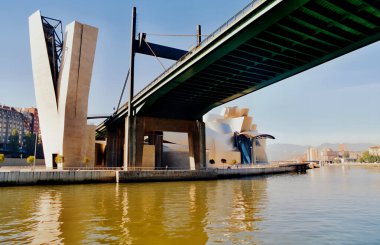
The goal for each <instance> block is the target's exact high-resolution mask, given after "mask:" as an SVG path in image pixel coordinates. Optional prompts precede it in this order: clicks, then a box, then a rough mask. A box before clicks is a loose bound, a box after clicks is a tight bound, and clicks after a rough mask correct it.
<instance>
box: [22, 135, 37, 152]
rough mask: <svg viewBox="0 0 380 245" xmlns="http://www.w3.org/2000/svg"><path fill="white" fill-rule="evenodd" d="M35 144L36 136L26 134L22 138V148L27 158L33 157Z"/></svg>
mask: <svg viewBox="0 0 380 245" xmlns="http://www.w3.org/2000/svg"><path fill="white" fill-rule="evenodd" d="M35 144H36V135H35V134H32V133H31V132H27V133H26V134H25V136H24V145H23V148H24V150H25V153H26V155H27V156H31V155H34V147H35Z"/></svg>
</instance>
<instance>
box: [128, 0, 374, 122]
mask: <svg viewBox="0 0 380 245" xmlns="http://www.w3.org/2000/svg"><path fill="white" fill-rule="evenodd" d="M277 2H278V3H277ZM269 10H270V11H269ZM259 15H260V16H259ZM379 39H380V1H369V0H367V1H363V0H360V1H357V0H347V1H333V0H331V1H330V0H311V1H291V0H287V1H282V2H279V1H265V2H264V3H262V4H261V5H260V6H258V7H256V9H255V10H254V11H252V12H251V13H250V14H248V15H246V16H245V17H244V18H242V19H241V20H239V21H237V22H236V23H234V24H233V25H231V27H230V28H228V29H227V30H226V31H225V32H222V33H221V34H220V36H219V37H217V38H215V39H214V40H212V41H211V42H210V43H207V44H206V45H205V46H204V47H201V49H200V50H199V52H197V51H195V52H197V53H195V52H194V53H195V54H193V55H190V56H189V58H188V59H186V60H184V61H183V62H182V64H180V65H178V67H177V68H176V69H175V70H173V72H171V73H169V74H168V75H167V76H166V77H164V78H163V79H161V80H159V81H156V82H155V83H153V84H152V85H153V86H150V87H149V90H144V91H142V92H141V93H140V94H139V95H138V96H136V97H137V98H136V99H135V100H134V101H135V103H136V105H137V106H140V110H139V111H138V112H137V114H138V115H145V116H158V117H166V118H182V119H199V118H201V117H202V116H203V115H204V114H205V113H206V112H208V111H209V110H211V109H212V108H214V107H216V106H219V105H221V104H224V103H226V102H228V101H231V100H233V99H236V98H238V97H241V96H243V95H246V94H249V93H251V92H254V91H256V90H258V89H261V88H263V87H265V86H268V85H270V84H273V83H275V82H278V81H280V80H282V79H285V78H287V77H290V76H292V75H294V74H297V73H299V72H302V71H304V70H307V69H309V68H312V67H314V66H316V65H319V64H321V63H324V62H326V61H328V60H331V59H333V58H336V57H338V56H341V55H344V54H346V53H348V52H350V51H353V50H355V49H358V48H360V47H363V46H365V45H368V44H370V43H373V42H375V41H377V40H379ZM155 86H156V87H158V86H159V87H160V88H159V89H154V87H155Z"/></svg>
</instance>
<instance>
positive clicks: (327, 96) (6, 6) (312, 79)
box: [0, 0, 380, 145]
mask: <svg viewBox="0 0 380 245" xmlns="http://www.w3.org/2000/svg"><path fill="white" fill-rule="evenodd" d="M249 2H250V1H249V0H244V1H243V0H234V1H231V0H208V1H200V0H192V1H174V0H169V1H168V0H165V1H164V0H154V1H146V0H140V1H106V0H92V1H84V0H82V1H78V0H76V1H74V0H71V1H47V0H34V1H30V0H3V1H1V3H0V28H1V29H0V30H1V32H2V34H1V35H0V44H1V45H0V54H1V55H0V103H1V104H6V105H11V106H18V107H24V106H35V99H34V87H33V80H32V70H31V62H30V49H29V36H28V16H29V15H31V14H32V13H33V12H35V11H36V10H38V9H40V10H41V12H42V14H43V15H45V16H48V17H53V18H57V19H61V20H62V21H63V24H64V25H67V24H68V23H70V22H71V21H73V20H78V21H80V22H82V23H86V24H90V25H93V26H96V27H98V28H99V38H98V44H97V50H96V56H95V64H94V72H93V77H92V85H91V91H90V99H89V114H111V113H112V111H113V107H116V104H117V101H118V97H119V96H120V91H121V88H122V85H123V82H124V79H125V75H126V72H127V70H128V67H129V61H128V55H129V40H130V15H131V8H132V6H136V7H137V12H138V25H137V28H138V32H140V31H141V32H146V33H164V34H171V33H173V34H192V33H195V28H196V25H197V24H201V25H202V30H203V33H204V34H207V33H211V32H212V31H214V30H215V29H216V28H217V27H218V26H220V25H221V24H222V23H223V22H224V21H226V20H227V19H228V18H229V17H231V16H232V15H234V14H235V13H236V12H238V11H239V10H240V9H241V8H242V7H243V6H245V5H246V4H247V3H249ZM148 40H149V41H151V42H157V43H162V44H167V45H172V46H175V47H179V48H183V49H189V48H190V47H191V46H192V45H194V43H195V38H168V37H161V38H158V37H148ZM379 57H380V43H379V42H377V43H375V44H372V45H370V46H367V47H365V48H362V49H360V50H357V51H355V52H353V53H350V54H348V55H345V56H343V57H340V58H338V59H335V60H333V61H331V62H329V63H326V64H323V65H321V66H318V67H315V68H313V69H311V70H308V71H306V72H304V73H302V74H299V75H296V76H294V77H291V78H289V79H286V80H283V81H281V82H279V83H277V84H274V85H272V86H270V87H267V88H264V89H262V90H260V91H258V92H255V93H253V94H250V95H247V96H245V97H243V98H241V99H238V100H235V101H233V102H231V103H229V105H238V106H241V107H249V108H250V109H251V112H252V113H253V114H254V121H255V122H256V123H257V124H258V128H259V130H261V131H263V132H267V133H272V134H273V135H275V136H276V137H277V140H276V141H273V142H276V143H294V144H311V145H317V144H320V143H324V142H331V143H339V142H351V143H359V142H369V143H373V144H380V109H379V105H380V102H379V101H380V96H379V95H380V65H379ZM136 62H137V72H136V83H137V84H136V92H137V91H139V90H140V89H142V88H143V87H144V86H145V85H146V84H147V83H149V82H150V81H152V80H153V79H154V78H155V77H156V76H157V75H158V74H159V73H161V72H162V71H163V69H162V67H161V66H160V65H159V63H158V62H157V61H156V60H155V59H154V58H151V57H142V56H141V55H140V56H138V57H137V61H136ZM164 63H165V64H166V65H167V66H168V65H170V62H169V61H164ZM125 100H126V97H124V101H125ZM219 110H220V108H217V109H216V110H214V111H213V112H216V113H218V112H219Z"/></svg>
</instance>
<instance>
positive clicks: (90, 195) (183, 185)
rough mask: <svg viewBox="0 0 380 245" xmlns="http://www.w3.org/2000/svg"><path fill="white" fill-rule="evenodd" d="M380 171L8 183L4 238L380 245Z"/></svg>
mask: <svg viewBox="0 0 380 245" xmlns="http://www.w3.org/2000/svg"><path fill="white" fill-rule="evenodd" d="M379 169H380V168H375V169H371V168H358V167H344V169H343V168H342V167H323V168H321V169H315V170H310V171H309V172H308V173H307V174H303V175H297V174H294V175H292V174H287V175H277V176H270V177H266V178H251V179H235V180H222V181H196V182H167V183H142V184H118V185H115V184H97V185H66V186H34V187H2V188H0V244H15V243H16V244H59V243H64V244H83V243H86V244H99V243H105V244H216V243H222V244H255V243H263V242H265V243H270V244H297V243H299V242H300V241H302V243H304V244H318V243H330V242H331V243H337V244H341V243H356V244H363V243H364V244H380V238H379V236H378V223H379V222H380V206H379V205H378V203H379V202H380V188H379V187H380V174H379ZM347 231H349V232H347ZM305 237H307V239H303V238H305ZM301 239H302V240H301Z"/></svg>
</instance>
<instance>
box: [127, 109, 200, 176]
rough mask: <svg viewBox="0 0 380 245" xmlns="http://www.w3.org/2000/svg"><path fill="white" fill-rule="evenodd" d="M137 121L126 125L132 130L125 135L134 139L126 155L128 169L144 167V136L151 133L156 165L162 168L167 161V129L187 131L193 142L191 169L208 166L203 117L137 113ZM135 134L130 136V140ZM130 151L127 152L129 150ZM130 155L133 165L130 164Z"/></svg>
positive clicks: (191, 146) (190, 147)
mask: <svg viewBox="0 0 380 245" xmlns="http://www.w3.org/2000/svg"><path fill="white" fill-rule="evenodd" d="M131 121H132V122H133V123H132V124H129V125H126V128H128V130H130V132H129V133H128V134H125V140H124V141H125V142H130V143H131V145H129V147H128V149H127V148H126V149H125V151H128V154H125V156H124V157H125V158H124V167H125V168H130V169H134V168H142V167H143V166H144V163H143V151H144V144H145V143H144V137H145V136H148V142H147V143H148V144H151V145H155V154H154V155H155V166H154V167H155V168H161V167H163V165H164V164H165V163H163V162H162V149H163V146H162V144H163V138H162V136H163V133H162V132H163V131H166V132H178V133H187V134H188V141H189V162H190V166H189V169H191V170H197V169H201V168H204V167H205V166H206V148H205V145H206V143H205V124H204V123H203V122H202V121H200V120H177V119H167V118H154V117H142V116H133V117H132V120H131ZM128 135H129V137H131V138H130V139H128ZM126 153H127V152H126ZM127 157H128V158H129V160H130V164H128V165H127V166H126V163H127V161H126V160H127Z"/></svg>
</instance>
